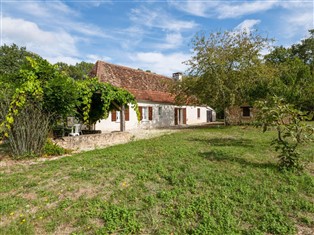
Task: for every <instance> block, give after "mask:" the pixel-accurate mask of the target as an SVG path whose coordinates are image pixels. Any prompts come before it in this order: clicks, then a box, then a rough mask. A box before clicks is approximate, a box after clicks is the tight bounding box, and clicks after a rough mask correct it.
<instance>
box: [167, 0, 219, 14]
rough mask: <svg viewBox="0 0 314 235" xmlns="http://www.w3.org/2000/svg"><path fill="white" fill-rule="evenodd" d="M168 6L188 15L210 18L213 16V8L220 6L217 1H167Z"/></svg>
mask: <svg viewBox="0 0 314 235" xmlns="http://www.w3.org/2000/svg"><path fill="white" fill-rule="evenodd" d="M168 2H169V4H170V6H173V7H175V8H177V9H178V10H180V11H183V12H186V13H189V14H191V15H195V16H201V17H210V16H213V13H214V12H215V8H216V7H217V6H218V5H219V4H220V3H219V1H213V2H211V1H193V0H187V1H168Z"/></svg>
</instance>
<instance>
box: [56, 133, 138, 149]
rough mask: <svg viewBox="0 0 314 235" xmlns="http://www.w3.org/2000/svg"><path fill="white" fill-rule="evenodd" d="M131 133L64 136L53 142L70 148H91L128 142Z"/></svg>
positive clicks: (131, 136)
mask: <svg viewBox="0 0 314 235" xmlns="http://www.w3.org/2000/svg"><path fill="white" fill-rule="evenodd" d="M132 138H133V135H132V134H130V133H128V132H112V133H104V134H94V135H80V136H66V137H63V138H62V139H56V140H54V142H55V143H56V144H57V145H59V146H61V147H63V148H65V149H71V150H92V149H96V148H103V147H107V146H111V145H116V144H124V143H127V142H129V141H130V140H131V139H132Z"/></svg>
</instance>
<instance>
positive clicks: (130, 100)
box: [77, 78, 139, 124]
mask: <svg viewBox="0 0 314 235" xmlns="http://www.w3.org/2000/svg"><path fill="white" fill-rule="evenodd" d="M77 84H78V90H79V91H78V92H79V101H80V104H79V106H78V114H79V115H81V116H79V117H80V118H81V119H82V121H83V122H84V123H85V124H93V123H95V122H96V121H97V120H100V119H106V118H108V115H109V111H111V110H113V109H119V108H120V107H121V106H122V105H127V104H131V106H132V108H133V109H134V110H135V111H136V112H137V116H138V117H139V111H138V105H137V102H136V100H135V97H134V96H133V95H132V94H131V93H129V92H128V91H126V90H124V89H121V88H118V87H115V86H112V85H111V84H109V83H103V82H99V81H98V80H97V78H93V79H87V80H81V81H77ZM97 100H98V105H93V102H97ZM95 108H96V109H97V110H95Z"/></svg>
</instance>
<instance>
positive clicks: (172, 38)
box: [153, 33, 183, 50]
mask: <svg viewBox="0 0 314 235" xmlns="http://www.w3.org/2000/svg"><path fill="white" fill-rule="evenodd" d="M182 44H183V37H182V35H181V33H168V34H166V37H165V39H164V40H163V43H159V44H158V43H157V44H155V45H153V47H154V48H156V49H160V50H168V49H175V48H178V47H180V46H181V45H182Z"/></svg>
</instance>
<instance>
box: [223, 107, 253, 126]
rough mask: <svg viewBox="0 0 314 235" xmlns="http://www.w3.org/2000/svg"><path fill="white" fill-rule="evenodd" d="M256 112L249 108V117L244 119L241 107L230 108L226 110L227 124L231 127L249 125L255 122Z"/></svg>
mask: <svg viewBox="0 0 314 235" xmlns="http://www.w3.org/2000/svg"><path fill="white" fill-rule="evenodd" d="M256 112H257V110H256V109H255V108H250V116H249V117H244V116H243V111H242V108H241V107H238V106H233V107H230V108H228V109H227V110H226V117H227V122H228V123H229V124H232V125H241V124H245V123H250V122H252V121H254V120H255V116H256Z"/></svg>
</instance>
